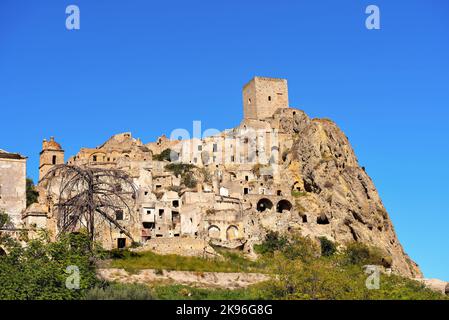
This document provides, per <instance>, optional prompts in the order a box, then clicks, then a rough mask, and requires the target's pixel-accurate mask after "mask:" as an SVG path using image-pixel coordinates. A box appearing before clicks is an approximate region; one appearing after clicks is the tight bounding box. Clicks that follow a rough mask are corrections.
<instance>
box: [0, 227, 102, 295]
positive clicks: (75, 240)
mask: <svg viewBox="0 0 449 320" xmlns="http://www.w3.org/2000/svg"><path fill="white" fill-rule="evenodd" d="M0 240H1V241H0V245H1V246H7V248H6V249H7V251H8V255H4V256H0V270H1V272H0V299H7V300H25V299H26V300H61V299H64V300H70V299H80V298H82V297H83V295H84V293H85V292H86V290H88V289H90V288H92V287H93V286H95V284H97V282H98V280H97V279H96V275H95V263H94V261H95V260H96V259H97V257H96V253H95V252H92V251H91V249H90V248H91V247H92V246H91V243H90V240H89V237H88V236H87V235H85V234H82V233H80V234H67V235H63V236H61V237H60V238H59V240H58V241H57V242H51V243H50V242H48V238H45V237H44V236H41V237H40V238H39V239H35V240H32V241H29V242H28V243H27V245H26V246H25V247H22V245H20V244H19V243H18V242H17V241H15V240H12V239H8V240H9V241H5V239H4V238H1V239H0ZM69 266H76V267H77V269H78V271H79V280H80V282H79V290H73V289H70V288H68V287H66V281H70V280H71V278H70V276H71V275H73V274H74V273H73V270H75V269H67V268H68V267H69ZM66 270H67V272H66ZM69 270H72V271H69ZM73 280H75V279H74V278H73ZM70 283H72V282H70ZM73 284H74V283H73Z"/></svg>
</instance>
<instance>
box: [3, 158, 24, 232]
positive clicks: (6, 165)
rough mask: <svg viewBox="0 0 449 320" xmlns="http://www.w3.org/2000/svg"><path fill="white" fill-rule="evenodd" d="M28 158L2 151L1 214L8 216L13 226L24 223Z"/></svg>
mask: <svg viewBox="0 0 449 320" xmlns="http://www.w3.org/2000/svg"><path fill="white" fill-rule="evenodd" d="M26 161H27V158H26V157H24V156H22V155H20V154H17V153H9V152H6V151H4V150H1V149H0V212H5V213H6V214H8V216H9V218H10V220H11V223H12V226H11V227H18V226H19V225H20V224H21V222H22V219H21V218H22V213H23V212H24V210H25V208H26Z"/></svg>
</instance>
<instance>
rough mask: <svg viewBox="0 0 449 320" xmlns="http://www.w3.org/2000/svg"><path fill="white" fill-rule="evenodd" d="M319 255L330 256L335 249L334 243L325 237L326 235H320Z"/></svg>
mask: <svg viewBox="0 0 449 320" xmlns="http://www.w3.org/2000/svg"><path fill="white" fill-rule="evenodd" d="M319 240H320V245H321V255H322V256H324V257H330V256H332V255H333V254H334V253H335V252H336V251H337V246H336V245H335V243H333V242H332V241H330V240H329V239H327V238H326V237H320V238H319Z"/></svg>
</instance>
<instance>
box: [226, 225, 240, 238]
mask: <svg viewBox="0 0 449 320" xmlns="http://www.w3.org/2000/svg"><path fill="white" fill-rule="evenodd" d="M238 237H239V229H238V228H237V227H236V226H229V228H228V229H227V230H226V239H228V240H235V239H237V238H238Z"/></svg>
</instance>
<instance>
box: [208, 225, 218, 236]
mask: <svg viewBox="0 0 449 320" xmlns="http://www.w3.org/2000/svg"><path fill="white" fill-rule="evenodd" d="M208 235H209V238H212V239H220V228H219V227H217V226H210V227H209V230H208Z"/></svg>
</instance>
